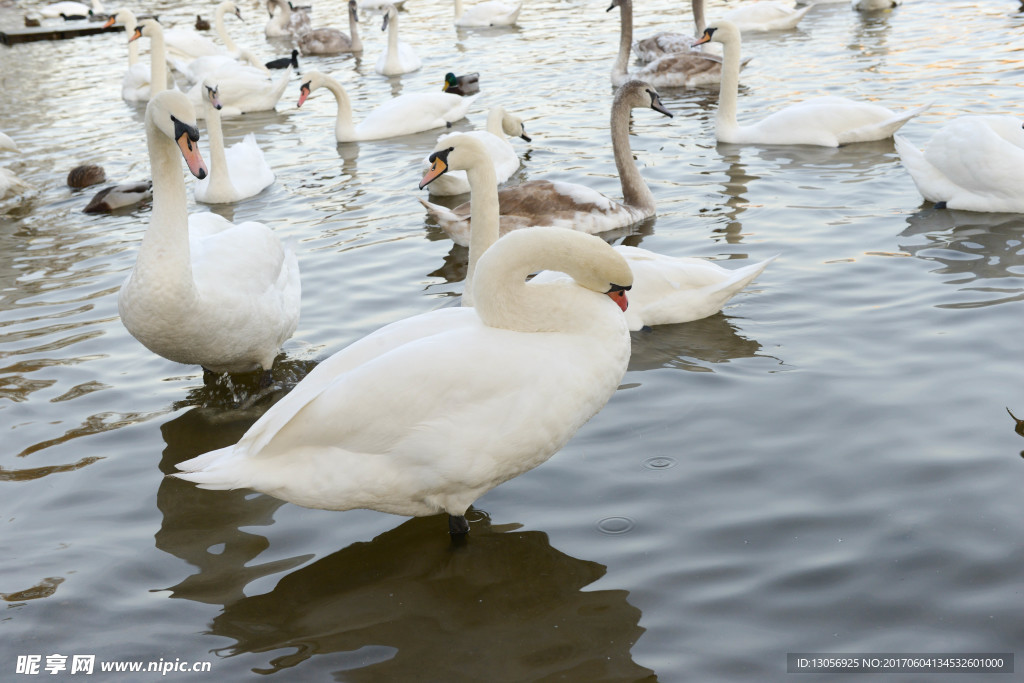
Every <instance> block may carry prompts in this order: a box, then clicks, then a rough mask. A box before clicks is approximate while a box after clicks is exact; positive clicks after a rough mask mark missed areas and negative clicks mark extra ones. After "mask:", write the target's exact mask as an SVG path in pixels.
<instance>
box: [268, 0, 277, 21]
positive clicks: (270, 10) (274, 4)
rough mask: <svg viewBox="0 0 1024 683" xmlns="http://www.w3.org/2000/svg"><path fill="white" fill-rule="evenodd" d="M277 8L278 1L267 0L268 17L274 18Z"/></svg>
mask: <svg viewBox="0 0 1024 683" xmlns="http://www.w3.org/2000/svg"><path fill="white" fill-rule="evenodd" d="M275 7H277V0H267V16H269V17H270V18H271V19H273V18H274V8H275Z"/></svg>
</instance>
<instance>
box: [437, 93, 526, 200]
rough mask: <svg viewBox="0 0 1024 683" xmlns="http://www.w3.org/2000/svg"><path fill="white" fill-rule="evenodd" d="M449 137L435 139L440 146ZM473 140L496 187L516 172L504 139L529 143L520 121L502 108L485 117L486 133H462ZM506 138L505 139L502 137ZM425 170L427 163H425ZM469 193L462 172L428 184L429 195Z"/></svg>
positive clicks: (513, 156) (516, 165)
mask: <svg viewBox="0 0 1024 683" xmlns="http://www.w3.org/2000/svg"><path fill="white" fill-rule="evenodd" d="M450 135H453V134H452V133H445V134H444V135H442V136H441V137H439V138H438V139H437V142H438V144H439V145H440V144H441V142H442V141H443V140H445V139H446V138H448V137H449V136H450ZM466 135H469V136H470V137H475V138H476V139H477V140H479V141H480V143H481V144H482V145H483V148H484V150H485V151H486V153H487V157H488V158H489V159H490V160H491V165H492V166H493V167H494V175H495V183H497V184H498V185H500V184H501V183H503V182H505V181H506V180H508V179H509V178H511V177H512V174H513V173H515V172H516V171H517V170H519V155H518V154H516V150H515V148H514V147H513V146H512V144H511V143H510V142H509V141H508V137H513V136H514V137H517V138H522V139H523V140H526V141H527V142H530V141H531V140H530V136H528V135H527V134H526V128H525V127H524V126H523V120H522V119H521V118H519V117H518V116H514V115H513V114H509V113H508V112H506V111H505V108H504V107H491V110H490V111H489V112H488V113H487V129H486V130H474V131H470V132H468V133H466ZM506 136H508V137H506ZM425 163H426V165H427V166H428V167H429V166H430V162H425ZM465 192H469V180H468V179H467V178H466V172H465V171H461V170H459V171H450V172H448V173H445V174H444V175H442V176H441V177H439V178H438V179H437V180H435V181H434V182H432V183H431V184H430V194H436V195H453V194H463V193H465Z"/></svg>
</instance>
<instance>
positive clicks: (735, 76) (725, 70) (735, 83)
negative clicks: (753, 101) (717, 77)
mask: <svg viewBox="0 0 1024 683" xmlns="http://www.w3.org/2000/svg"><path fill="white" fill-rule="evenodd" d="M740 44H741V43H740V39H739V37H738V36H737V37H735V38H734V37H732V36H730V39H729V40H728V41H726V42H725V43H723V48H724V49H723V50H722V86H721V89H720V90H719V93H718V112H717V113H716V114H715V137H717V138H718V139H719V140H722V141H723V142H729V139H730V138H732V137H733V136H734V134H735V132H736V131H738V130H739V124H738V123H737V122H736V100H737V99H738V96H739V95H738V93H739V87H740V58H741V48H740Z"/></svg>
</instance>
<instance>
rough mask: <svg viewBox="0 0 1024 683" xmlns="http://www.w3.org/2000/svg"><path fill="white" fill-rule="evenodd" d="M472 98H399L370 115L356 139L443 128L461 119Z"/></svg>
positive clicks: (425, 95) (434, 94) (435, 95)
mask: <svg viewBox="0 0 1024 683" xmlns="http://www.w3.org/2000/svg"><path fill="white" fill-rule="evenodd" d="M475 99H476V96H473V97H461V96H459V95H452V94H450V93H445V92H431V93H409V94H405V95H399V96H398V97H393V98H391V99H390V100H388V101H386V102H384V104H382V105H380V106H379V107H377V108H376V109H374V110H373V111H372V112H370V113H369V114H368V115H367V116H366V118H364V119H363V120H362V121H361V122H360V123H359V124H358V125H357V126H356V134H357V136H358V139H360V140H376V139H381V138H389V137H395V136H398V135H409V134H410V133H418V132H420V131H424V130H430V129H431V128H443V127H445V126H447V125H448V123H451V122H454V121H458V120H459V119H461V118H463V117H465V115H466V112H467V111H468V110H469V107H470V105H471V104H472V103H473V100H475Z"/></svg>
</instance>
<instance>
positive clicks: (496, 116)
mask: <svg viewBox="0 0 1024 683" xmlns="http://www.w3.org/2000/svg"><path fill="white" fill-rule="evenodd" d="M504 119H505V108H504V107H491V110H490V111H489V112H487V132H488V133H491V134H493V135H497V136H498V137H499V138H501V139H502V140H504V139H505V127H504V125H502V122H503V121H504Z"/></svg>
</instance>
